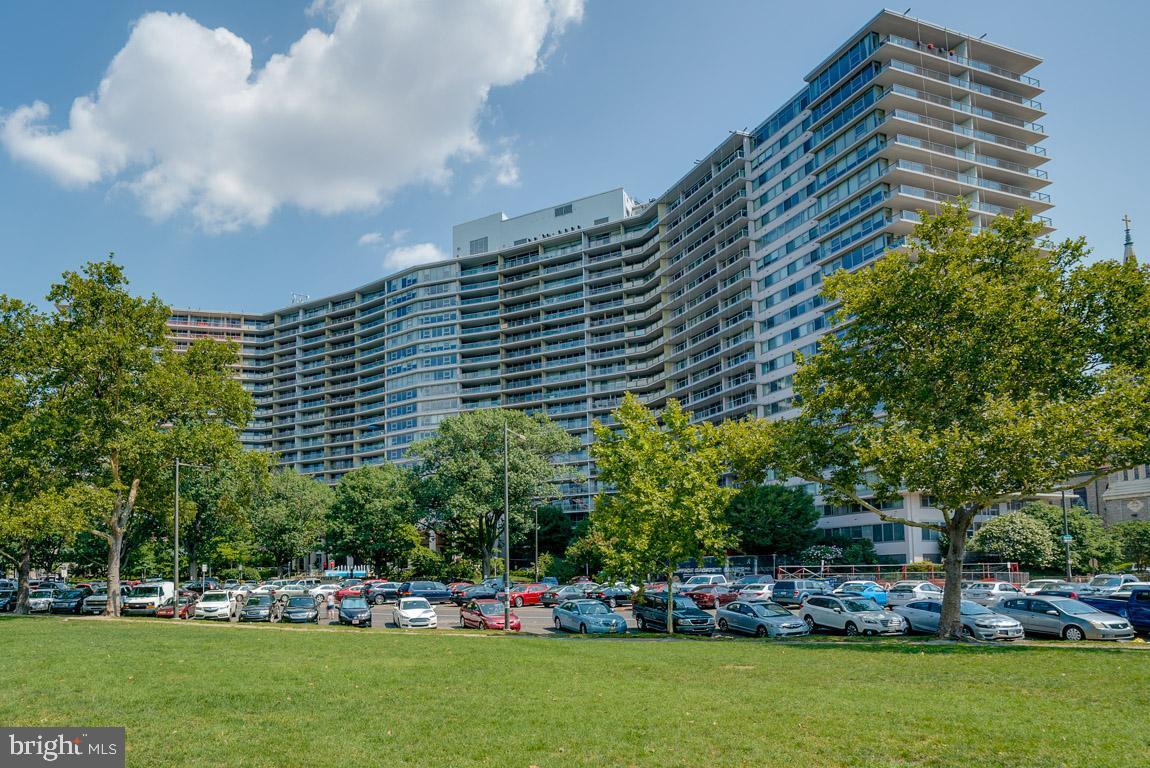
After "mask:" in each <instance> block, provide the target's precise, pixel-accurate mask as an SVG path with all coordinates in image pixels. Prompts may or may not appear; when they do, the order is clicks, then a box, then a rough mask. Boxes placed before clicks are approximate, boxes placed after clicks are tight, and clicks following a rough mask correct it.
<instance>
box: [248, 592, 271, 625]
mask: <svg viewBox="0 0 1150 768" xmlns="http://www.w3.org/2000/svg"><path fill="white" fill-rule="evenodd" d="M273 602H274V601H273V600H272V597H271V595H252V596H251V597H249V598H248V601H247V602H246V603H244V607H243V608H242V609H240V621H271V620H272V607H273V606H272V603H273Z"/></svg>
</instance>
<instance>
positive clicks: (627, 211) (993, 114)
mask: <svg viewBox="0 0 1150 768" xmlns="http://www.w3.org/2000/svg"><path fill="white" fill-rule="evenodd" d="M1039 62H1040V60H1039V59H1038V58H1037V57H1035V56H1032V55H1029V54H1025V53H1020V52H1018V51H1015V50H1012V49H1010V48H1006V47H1004V46H1001V45H997V44H994V43H990V42H987V41H985V40H983V39H979V38H977V37H971V36H968V35H964V34H961V33H959V32H955V31H953V30H948V29H945V28H943V27H939V26H936V25H933V24H929V23H926V22H922V21H919V20H917V19H913V18H908V17H905V16H902V15H899V14H895V13H891V12H889V11H883V12H881V13H879V14H878V15H877V16H875V17H874V18H873V19H871V20H870V21H869V22H868V23H867V24H866V25H865V26H864V27H863V28H862V29H861V30H860V31H859V32H857V33H856V34H855V35H853V36H851V37H850V38H849V39H848V40H847V41H846V42H845V43H843V45H842V46H840V47H839V48H838V49H836V50H835V51H834V52H833V53H831V55H830V56H828V57H827V58H826V59H825V60H824V61H823V62H822V63H820V64H819V65H818V66H817V67H815V68H814V69H813V70H811V72H810V74H808V75H807V77H806V84H805V85H804V86H803V87H802V88H801V90H799V92H798V93H797V94H795V95H794V97H793V98H791V99H789V100H788V101H787V102H786V103H785V104H784V105H783V106H782V107H781V108H780V109H778V110H777V111H776V112H774V114H772V115H770V116H769V117H768V118H767V119H766V120H765V121H764V122H763V123H762V124H761V125H759V126H758V127H757V128H756V129H755V130H753V131H751V132H749V133H745V132H732V133H730V134H729V135H728V136H727V137H726V138H725V139H723V140H722V141H721V142H720V143H719V145H718V146H717V147H715V148H714V149H713V150H711V151H710V152H709V153H708V154H706V155H705V156H704V157H703V159H702V160H701V161H699V162H697V163H695V164H693V165H692V166H691V167H690V168H689V170H688V171H687V172H686V174H685V175H684V176H683V177H682V178H681V179H680V180H679V181H678V182H676V183H675V184H674V185H673V186H672V187H671V188H670V189H669V190H667V191H666V192H665V193H664V194H662V195H661V196H659V197H657V198H654V199H652V200H650V201H648V202H644V203H637V202H635V201H634V200H632V199H631V198H630V197H629V196H628V195H627V194H626V193H625V192H624V191H623V190H622V189H615V190H612V191H610V192H604V193H602V194H598V195H593V196H590V197H586V198H581V199H579V200H572V201H570V202H566V203H562V204H559V205H552V206H549V207H547V208H543V209H541V210H538V211H535V212H532V213H528V214H524V215H521V216H517V217H514V218H508V217H506V216H504V215H502V214H495V215H492V216H488V217H486V218H482V219H478V220H476V221H471V222H467V223H465V224H460V225H457V226H456V227H455V228H454V233H453V251H452V257H451V259H450V260H448V261H444V262H442V263H437V264H431V265H425V266H420V267H413V268H410V269H406V270H404V271H401V272H398V273H396V274H393V275H390V276H388V277H386V278H384V279H381V280H379V281H377V282H374V283H371V284H369V285H365V286H361V287H359V288H355V289H352V290H348V291H346V292H344V293H341V294H338V295H335V296H331V297H327V298H324V299H318V300H306V301H302V302H299V303H294V304H291V305H290V306H287V307H285V308H283V309H279V310H276V311H274V312H269V313H267V314H266V315H259V316H255V315H243V314H237V313H227V312H200V311H184V310H181V311H178V312H176V313H175V314H174V316H173V318H172V320H171V329H172V332H173V334H174V335H175V337H176V339H177V340H178V341H181V340H186V339H189V338H194V337H196V336H197V335H208V336H214V337H221V338H230V339H232V340H235V341H238V343H239V344H240V348H241V355H242V367H241V371H240V375H241V377H242V379H243V381H244V383H245V386H247V387H248V388H249V389H250V390H251V391H252V392H253V394H254V395H255V397H256V401H257V404H258V406H257V412H256V415H255V418H254V420H253V422H252V423H251V424H250V425H249V426H248V428H247V430H246V431H245V432H244V434H243V440H244V443H245V444H246V445H247V446H248V447H250V448H253V449H257V450H267V451H274V452H276V453H277V454H279V456H280V460H281V462H282V463H283V464H285V465H290V466H294V467H296V468H297V469H299V470H300V471H301V472H304V473H306V474H309V475H312V476H314V477H316V478H319V479H322V480H325V481H328V482H333V481H335V480H337V479H338V478H339V477H340V476H341V475H342V474H343V473H345V472H347V471H348V470H350V469H352V468H354V467H358V466H363V465H368V464H373V463H378V462H383V461H393V462H402V461H404V460H405V458H406V450H407V447H408V446H410V444H411V443H412V442H413V441H415V440H418V439H419V438H421V437H424V436H426V435H429V434H431V433H432V432H434V430H435V428H436V425H437V424H438V423H439V421H440V420H441V419H443V418H444V417H445V416H448V415H450V414H454V413H459V412H461V411H468V410H472V409H477V408H493V407H510V408H521V409H524V410H529V411H539V412H544V413H547V414H548V415H549V416H550V417H551V418H553V419H555V420H556V421H558V422H559V423H560V424H561V425H562V426H563V427H564V428H566V429H567V430H569V431H570V432H571V433H572V434H574V435H576V436H577V437H579V438H580V439H581V441H582V444H583V447H582V448H581V449H580V450H578V451H575V452H574V453H572V454H570V455H567V456H561V457H558V460H559V461H561V462H563V463H566V464H573V465H576V466H577V467H578V468H579V469H580V470H581V471H583V472H584V473H585V474H587V475H588V476H589V477H590V478H591V480H590V481H589V482H587V483H584V484H582V485H571V486H567V487H564V488H562V489H561V490H562V492H563V501H562V504H563V506H564V507H565V508H566V509H567V510H568V511H570V512H571V513H573V514H577V515H580V514H583V513H585V512H586V511H587V510H588V509H589V508H590V505H591V503H592V499H593V498H594V495H595V493H596V492H597V491H598V490H599V489H598V487H597V486H596V483H595V480H594V471H593V467H592V466H591V465H590V461H589V456H588V450H587V446H588V445H589V443H590V441H591V423H592V421H593V420H595V419H599V420H600V421H607V420H609V419H610V414H611V411H612V410H613V409H614V408H615V407H616V406H617V405H618V403H619V401H620V399H621V397H622V395H623V393H624V392H626V391H631V392H634V393H636V394H637V395H638V396H639V397H640V398H642V399H643V400H644V401H646V402H647V403H650V404H651V405H652V406H656V407H658V406H659V405H660V404H661V403H663V402H664V401H665V400H666V399H667V398H669V397H675V398H678V399H679V400H680V401H681V402H683V403H685V404H686V405H687V406H688V407H689V408H690V409H691V410H692V411H693V412H694V414H695V417H696V418H697V419H709V420H722V419H726V418H737V417H740V416H744V415H747V414H755V415H761V416H767V417H773V418H785V417H787V415H788V414H790V413H791V412H792V400H791V398H792V395H791V377H792V375H793V373H794V370H795V355H796V353H799V352H803V353H807V352H810V351H812V350H813V349H814V345H815V342H816V340H817V339H818V337H819V335H820V334H821V333H823V332H824V331H825V329H826V322H827V321H826V308H825V307H823V306H822V299H821V298H820V296H819V289H820V286H821V282H822V279H823V277H824V276H826V275H829V274H831V273H832V272H834V271H835V270H837V269H856V268H858V267H860V266H863V265H865V264H867V263H869V262H871V261H873V260H874V259H875V258H876V257H877V256H879V255H880V254H882V253H883V252H885V251H887V250H889V249H892V248H897V247H899V246H900V245H901V244H903V243H904V239H905V238H906V236H907V235H908V234H909V233H910V231H911V230H912V228H913V226H914V223H915V222H916V221H917V220H918V218H919V214H918V213H917V211H919V210H923V209H926V210H933V209H934V208H935V207H936V206H937V205H938V204H939V203H941V202H943V201H948V200H956V199H959V198H961V199H965V200H966V201H967V203H968V205H969V209H970V212H971V216H972V218H973V222H974V224H975V226H978V227H983V226H987V225H989V224H990V222H991V221H992V219H993V217H994V216H996V215H998V214H1009V213H1012V212H1013V211H1014V210H1016V209H1018V208H1022V207H1025V208H1027V209H1029V210H1030V211H1031V212H1032V213H1033V214H1034V215H1035V216H1038V217H1039V219H1040V220H1041V221H1042V222H1043V224H1044V225H1045V226H1046V227H1047V228H1048V229H1049V226H1050V222H1049V220H1048V219H1046V218H1044V217H1042V216H1041V214H1042V213H1043V212H1044V211H1046V210H1047V209H1048V208H1050V207H1051V202H1050V198H1049V197H1048V196H1047V195H1046V194H1045V193H1044V192H1042V189H1043V188H1044V187H1045V186H1046V185H1047V184H1048V183H1049V181H1048V179H1047V175H1046V173H1045V172H1044V171H1043V170H1042V169H1041V166H1042V165H1043V164H1044V163H1045V162H1046V160H1047V155H1046V151H1045V150H1044V149H1043V148H1042V146H1041V142H1042V141H1043V140H1044V139H1045V138H1046V134H1045V132H1044V129H1043V127H1042V126H1041V125H1039V124H1038V123H1036V122H1035V121H1036V120H1038V119H1040V118H1041V116H1042V115H1043V112H1042V106H1041V104H1040V103H1039V102H1037V101H1036V100H1035V99H1036V97H1037V96H1039V95H1040V93H1041V88H1040V87H1039V84H1038V81H1037V80H1036V79H1035V78H1033V77H1031V76H1030V75H1029V74H1027V73H1028V72H1030V71H1031V70H1032V69H1033V68H1034V67H1035V66H1037V65H1038V64H1039ZM928 504H929V499H921V498H919V497H917V496H915V495H908V496H906V497H905V498H904V499H903V500H902V501H901V502H900V506H901V507H902V508H903V511H902V514H904V515H911V516H914V517H916V518H921V519H929V518H931V517H934V518H939V517H941V515H939V513H938V512H937V511H936V510H932V509H931V508H930V507H929V506H928ZM823 525H824V527H827V528H831V529H834V530H836V531H837V532H841V533H842V534H844V535H847V536H851V537H855V538H861V537H865V538H870V539H872V540H874V542H875V545H876V548H877V549H878V551H879V552H880V554H882V555H883V556H884V557H886V558H888V559H891V560H893V561H898V560H914V559H921V558H923V557H936V556H937V552H938V548H937V544H936V542H935V541H932V540H930V539H928V538H923V537H924V536H929V535H930V534H929V532H926V533H923V532H922V531H920V530H918V529H911V528H907V529H905V530H904V529H903V526H900V525H892V524H890V523H882V522H881V521H879V520H878V519H877V518H876V517H875V516H874V515H871V514H869V513H863V512H861V511H860V510H858V509H852V508H836V507H833V506H830V505H827V506H826V507H824V517H823Z"/></svg>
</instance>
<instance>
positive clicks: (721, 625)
mask: <svg viewBox="0 0 1150 768" xmlns="http://www.w3.org/2000/svg"><path fill="white" fill-rule="evenodd" d="M718 627H719V631H720V632H726V631H727V620H726V619H719V624H718Z"/></svg>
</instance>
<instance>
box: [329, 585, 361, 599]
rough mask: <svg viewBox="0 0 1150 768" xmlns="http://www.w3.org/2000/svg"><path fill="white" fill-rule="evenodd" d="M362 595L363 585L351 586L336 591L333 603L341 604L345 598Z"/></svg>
mask: <svg viewBox="0 0 1150 768" xmlns="http://www.w3.org/2000/svg"><path fill="white" fill-rule="evenodd" d="M362 595H363V584H352V585H350V586H347V587H344V588H343V589H338V590H336V593H335V601H336V602H337V603H341V602H343V599H344V598H345V597H361V596H362Z"/></svg>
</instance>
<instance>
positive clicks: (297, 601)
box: [288, 597, 315, 608]
mask: <svg viewBox="0 0 1150 768" xmlns="http://www.w3.org/2000/svg"><path fill="white" fill-rule="evenodd" d="M288 605H289V606H290V607H292V608H314V607H315V601H314V600H312V599H311V598H310V597H292V598H289V599H288Z"/></svg>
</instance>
